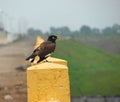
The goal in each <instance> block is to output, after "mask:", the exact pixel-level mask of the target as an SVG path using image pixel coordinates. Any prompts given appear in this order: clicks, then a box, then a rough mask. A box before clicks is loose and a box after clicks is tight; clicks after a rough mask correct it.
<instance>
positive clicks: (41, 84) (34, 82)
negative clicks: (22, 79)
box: [27, 57, 70, 102]
mask: <svg viewBox="0 0 120 102" xmlns="http://www.w3.org/2000/svg"><path fill="white" fill-rule="evenodd" d="M47 60H48V62H42V63H39V64H36V65H33V66H31V67H29V68H28V69H27V86H28V102H70V87H69V85H70V84H69V76H68V67H67V61H65V60H61V59H57V58H53V57H49V58H48V59H47Z"/></svg>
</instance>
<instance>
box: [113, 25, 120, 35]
mask: <svg viewBox="0 0 120 102" xmlns="http://www.w3.org/2000/svg"><path fill="white" fill-rule="evenodd" d="M112 30H113V32H114V33H115V34H120V25H119V24H114V25H113V26H112Z"/></svg>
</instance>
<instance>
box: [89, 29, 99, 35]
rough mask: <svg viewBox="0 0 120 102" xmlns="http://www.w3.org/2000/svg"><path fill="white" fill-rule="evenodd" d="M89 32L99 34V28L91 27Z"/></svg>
mask: <svg viewBox="0 0 120 102" xmlns="http://www.w3.org/2000/svg"><path fill="white" fill-rule="evenodd" d="M91 32H92V34H100V29H98V28H93V29H92V31H91Z"/></svg>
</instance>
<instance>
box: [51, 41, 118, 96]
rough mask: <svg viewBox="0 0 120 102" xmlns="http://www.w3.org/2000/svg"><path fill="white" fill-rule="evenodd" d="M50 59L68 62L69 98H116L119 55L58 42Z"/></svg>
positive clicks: (73, 43)
mask: <svg viewBox="0 0 120 102" xmlns="http://www.w3.org/2000/svg"><path fill="white" fill-rule="evenodd" d="M53 56H54V57H58V58H62V59H65V60H67V61H68V67H69V75H70V86H71V95H72V96H80V95H120V79H119V78H120V55H119V56H115V55H111V54H108V53H106V52H103V51H101V50H99V49H97V48H93V47H90V46H87V45H85V44H82V43H80V44H78V43H76V42H74V41H71V40H59V41H58V42H57V48H56V51H55V53H54V54H53Z"/></svg>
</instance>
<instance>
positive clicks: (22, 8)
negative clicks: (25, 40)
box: [0, 0, 120, 31]
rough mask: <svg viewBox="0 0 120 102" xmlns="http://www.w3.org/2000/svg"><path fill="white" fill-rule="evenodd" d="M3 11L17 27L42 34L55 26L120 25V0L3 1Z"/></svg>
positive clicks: (0, 7)
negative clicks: (32, 28)
mask: <svg viewBox="0 0 120 102" xmlns="http://www.w3.org/2000/svg"><path fill="white" fill-rule="evenodd" d="M0 9H2V10H3V11H4V12H5V13H6V14H8V15H9V16H10V17H11V19H12V20H11V24H13V27H14V26H16V27H18V26H20V24H21V22H22V24H21V25H23V26H27V27H34V28H40V29H41V30H42V31H46V30H49V28H50V27H51V26H54V27H61V26H68V27H69V28H70V29H71V30H78V29H79V28H80V27H81V26H82V25H89V26H91V27H98V28H104V27H106V26H112V25H113V24H115V23H118V24H120V0H0ZM15 20H16V21H17V23H16V25H15V23H13V22H14V21H15ZM18 22H19V24H18ZM23 23H24V24H23Z"/></svg>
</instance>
